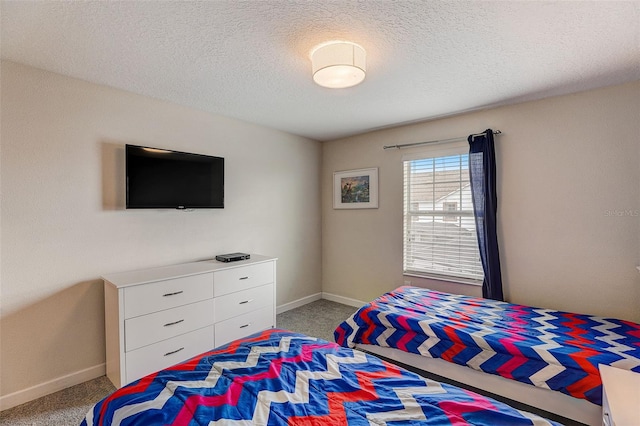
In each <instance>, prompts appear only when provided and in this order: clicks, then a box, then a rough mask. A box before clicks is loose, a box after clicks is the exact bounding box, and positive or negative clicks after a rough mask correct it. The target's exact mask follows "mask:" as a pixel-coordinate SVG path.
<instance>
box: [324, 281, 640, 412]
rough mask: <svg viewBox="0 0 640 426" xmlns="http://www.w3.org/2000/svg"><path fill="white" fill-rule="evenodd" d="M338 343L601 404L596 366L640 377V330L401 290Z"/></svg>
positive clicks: (377, 303) (369, 308) (353, 323)
mask: <svg viewBox="0 0 640 426" xmlns="http://www.w3.org/2000/svg"><path fill="white" fill-rule="evenodd" d="M334 334H335V339H336V342H338V343H339V344H340V345H342V346H345V347H354V346H355V344H357V343H362V344H370V345H378V346H385V347H391V348H396V349H400V350H403V351H405V352H412V353H416V354H420V355H423V356H426V357H432V358H442V359H444V360H447V361H450V362H453V363H456V364H460V365H466V366H469V367H471V368H474V369H476V370H479V371H484V372H486V373H491V374H497V375H500V376H503V377H506V378H509V379H514V380H518V381H520V382H524V383H528V384H532V385H535V386H539V387H542V388H549V389H552V390H556V391H560V392H563V393H566V394H568V395H571V396H574V397H577V398H584V399H587V400H588V401H591V402H593V403H595V404H598V405H602V382H601V380H600V374H599V373H598V365H599V364H607V365H612V366H614V367H618V368H623V369H627V370H633V371H639V372H640V325H639V324H635V323H632V322H629V321H622V320H616V319H610V318H601V317H596V316H589V315H579V314H573V313H568V312H561V311H555V310H551V309H538V308H532V307H529V306H523V305H515V304H511V303H506V302H498V301H495V300H489V299H482V298H475V297H469V296H461V295H453V294H448V293H441V292H437V291H432V290H427V289H423V288H418V287H411V286H403V287H400V288H398V289H396V290H394V291H391V292H389V293H386V294H384V295H382V296H381V297H379V298H377V299H375V300H374V301H372V302H371V303H368V304H366V305H365V306H363V307H362V308H360V309H359V310H358V311H357V312H356V313H355V314H354V315H353V316H352V317H351V318H349V319H347V320H346V321H344V322H343V323H342V324H340V325H339V326H338V328H337V329H336V331H335V333H334Z"/></svg>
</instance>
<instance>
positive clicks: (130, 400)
mask: <svg viewBox="0 0 640 426" xmlns="http://www.w3.org/2000/svg"><path fill="white" fill-rule="evenodd" d="M168 424H171V425H211V426H213V425H238V426H249V425H285V424H289V425H328V426H329V425H331V426H340V425H372V424H375V425H387V424H388V425H392V424H393V425H399V424H414V425H487V426H496V425H513V426H515V425H534V424H535V425H540V426H543V425H551V424H553V423H551V422H549V421H547V420H544V419H542V418H540V417H537V416H535V415H533V414H530V413H526V412H521V411H518V410H515V409H513V408H511V407H509V406H507V405H505V404H502V403H499V402H497V401H494V400H491V399H489V398H486V397H483V396H480V395H477V394H475V393H472V392H469V391H465V390H462V389H459V388H456V387H454V386H450V385H445V384H440V383H438V382H435V381H432V380H428V379H424V378H422V377H420V376H418V375H416V374H413V373H410V372H408V371H406V370H404V369H401V368H399V367H397V366H395V365H393V364H389V363H386V362H384V361H381V360H380V359H378V358H375V357H373V356H370V355H367V354H365V353H363V352H360V351H356V350H351V349H347V348H341V347H339V346H338V345H336V344H335V343H329V342H326V341H323V340H319V339H316V338H311V337H308V336H305V335H301V334H295V333H291V332H287V331H283V330H268V331H265V332H263V333H261V334H257V335H253V336H250V337H248V338H245V339H242V340H239V341H235V342H232V343H230V344H229V345H227V346H224V347H222V348H220V349H216V350H214V351H212V352H208V353H205V354H202V355H200V356H197V357H195V358H193V359H191V360H189V361H187V362H184V363H182V364H178V365H176V366H174V367H171V368H168V369H166V370H162V371H160V372H158V373H155V374H151V375H149V376H147V377H144V378H142V379H140V380H138V381H137V382H133V383H131V384H129V385H127V386H125V387H123V388H121V389H118V390H117V391H115V392H114V393H113V394H112V395H110V396H109V397H107V398H105V399H104V400H103V401H101V402H99V403H98V404H96V405H95V407H93V408H92V409H91V410H90V411H89V413H88V414H87V416H86V418H85V419H84V421H83V422H82V425H95V426H98V425H113V426H115V425H145V426H147V425H168Z"/></svg>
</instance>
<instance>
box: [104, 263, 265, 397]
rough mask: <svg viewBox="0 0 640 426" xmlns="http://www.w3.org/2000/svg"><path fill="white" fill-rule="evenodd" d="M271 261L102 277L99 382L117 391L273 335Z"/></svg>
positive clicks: (180, 266) (197, 265) (174, 267)
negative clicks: (245, 340)
mask: <svg viewBox="0 0 640 426" xmlns="http://www.w3.org/2000/svg"><path fill="white" fill-rule="evenodd" d="M276 260H277V259H275V258H273V257H266V256H260V255H251V259H249V260H241V261H237V262H229V263H223V262H218V261H216V260H210V261H201V262H192V263H183V264H178V265H171V266H166V267H161V268H153V269H143V270H137V271H129V272H122V273H117V274H110V275H105V276H104V277H102V278H103V280H104V294H105V334H106V352H107V377H109V379H110V380H111V382H113V384H114V385H115V386H116V387H122V386H124V385H126V384H127V383H130V382H132V381H134V380H137V379H139V378H141V377H143V376H145V375H147V374H150V373H153V372H154V371H158V370H161V369H163V368H166V367H169V366H171V365H173V364H176V363H178V362H181V361H184V360H187V359H189V358H191V357H193V356H195V355H198V354H200V353H202V352H205V351H208V350H210V349H213V348H214V347H217V346H220V345H224V344H225V343H229V342H230V341H232V340H235V339H238V338H240V337H244V336H247V335H249V334H252V333H255V332H258V331H261V330H265V329H267V328H272V327H275V324H276V305H275V302H276V298H275V292H276Z"/></svg>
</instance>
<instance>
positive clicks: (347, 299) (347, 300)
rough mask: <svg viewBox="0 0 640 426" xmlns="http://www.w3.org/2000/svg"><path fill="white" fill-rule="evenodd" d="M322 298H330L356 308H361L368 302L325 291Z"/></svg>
mask: <svg viewBox="0 0 640 426" xmlns="http://www.w3.org/2000/svg"><path fill="white" fill-rule="evenodd" d="M322 298H323V299H326V300H330V301H332V302H336V303H342V304H343V305H348V306H353V307H356V308H360V307H361V306H363V305H365V304H366V303H367V302H363V301H362V300H357V299H352V298H350V297H344V296H338V295H337V294H332V293H327V292H325V291H323V292H322Z"/></svg>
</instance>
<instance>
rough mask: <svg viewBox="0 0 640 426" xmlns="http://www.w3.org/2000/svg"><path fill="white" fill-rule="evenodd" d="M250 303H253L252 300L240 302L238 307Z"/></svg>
mask: <svg viewBox="0 0 640 426" xmlns="http://www.w3.org/2000/svg"><path fill="white" fill-rule="evenodd" d="M251 302H253V299H249V300H243V301H242V302H240V303H238V305H244V304H246V303H251Z"/></svg>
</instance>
